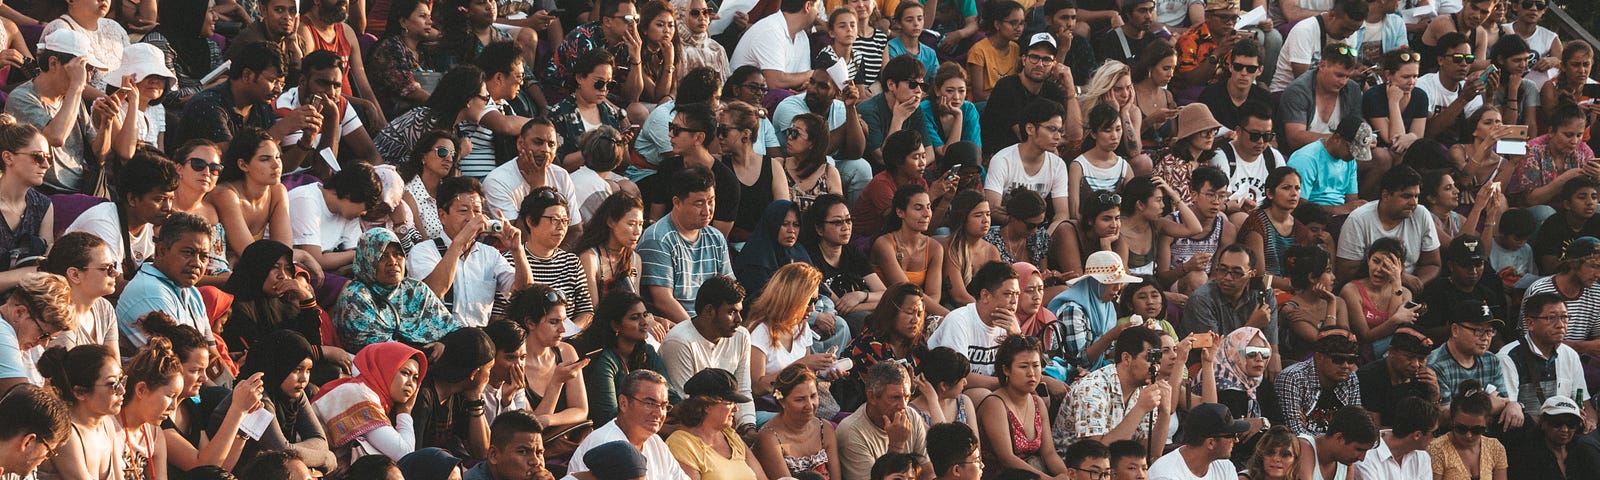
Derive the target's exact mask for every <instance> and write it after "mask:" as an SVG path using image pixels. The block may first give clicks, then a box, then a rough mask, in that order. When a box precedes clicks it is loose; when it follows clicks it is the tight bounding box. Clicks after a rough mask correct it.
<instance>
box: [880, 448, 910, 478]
mask: <svg viewBox="0 0 1600 480" xmlns="http://www.w3.org/2000/svg"><path fill="white" fill-rule="evenodd" d="M921 466H922V456H921V455H917V454H915V453H890V454H887V455H884V456H881V457H878V461H876V462H873V463H872V480H917V476H919V475H920V474H921V471H922V468H921Z"/></svg>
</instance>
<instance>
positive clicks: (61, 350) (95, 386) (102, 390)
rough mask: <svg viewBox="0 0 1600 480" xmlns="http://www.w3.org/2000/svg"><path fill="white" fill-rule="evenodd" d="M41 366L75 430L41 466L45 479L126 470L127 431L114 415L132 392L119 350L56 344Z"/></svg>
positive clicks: (79, 478) (82, 479)
mask: <svg viewBox="0 0 1600 480" xmlns="http://www.w3.org/2000/svg"><path fill="white" fill-rule="evenodd" d="M38 365H39V373H40V374H42V375H44V376H45V377H46V378H48V379H49V380H50V386H51V388H53V389H55V393H56V394H57V395H58V396H60V397H61V398H62V399H63V400H65V401H66V403H67V407H68V408H69V409H70V411H71V414H72V424H71V426H72V431H70V432H68V433H67V438H65V439H63V440H62V441H61V444H60V445H57V446H56V447H55V451H56V452H57V455H56V456H55V458H51V459H47V460H46V461H45V462H44V463H42V464H40V465H39V479H40V480H56V479H68V480H89V479H104V478H114V477H115V476H116V475H117V473H118V472H120V471H121V470H122V465H121V463H120V461H121V458H122V455H121V454H120V452H119V451H118V448H119V447H121V446H122V435H121V433H122V432H120V431H117V430H118V429H117V428H116V422H115V420H114V417H116V415H117V413H118V412H120V411H121V408H122V396H123V395H124V394H125V393H126V390H125V389H124V387H125V384H124V382H123V380H122V363H121V362H119V361H118V360H117V357H116V354H115V352H112V351H111V350H110V349H108V348H106V347H105V346H104V345H98V344H89V345H80V346H78V347H75V348H73V349H71V350H68V349H66V348H65V347H52V348H50V349H49V350H46V351H45V352H44V355H43V356H41V357H39V363H38Z"/></svg>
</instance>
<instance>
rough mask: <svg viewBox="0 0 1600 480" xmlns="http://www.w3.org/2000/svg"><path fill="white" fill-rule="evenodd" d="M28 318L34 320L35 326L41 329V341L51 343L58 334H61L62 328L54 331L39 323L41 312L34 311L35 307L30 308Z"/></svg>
mask: <svg viewBox="0 0 1600 480" xmlns="http://www.w3.org/2000/svg"><path fill="white" fill-rule="evenodd" d="M28 320H32V321H33V326H34V327H36V328H38V329H39V343H50V341H52V340H55V339H56V335H60V334H61V331H60V330H56V331H54V332H52V331H49V330H46V329H45V328H44V324H42V323H39V313H38V312H35V311H33V308H29V309H28Z"/></svg>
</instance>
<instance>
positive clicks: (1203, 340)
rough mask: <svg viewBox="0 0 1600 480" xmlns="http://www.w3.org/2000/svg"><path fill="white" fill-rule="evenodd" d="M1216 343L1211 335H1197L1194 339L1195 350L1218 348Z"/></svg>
mask: <svg viewBox="0 0 1600 480" xmlns="http://www.w3.org/2000/svg"><path fill="white" fill-rule="evenodd" d="M1216 343H1217V342H1216V340H1213V339H1212V338H1211V336H1210V335H1195V337H1194V348H1211V347H1213V346H1216Z"/></svg>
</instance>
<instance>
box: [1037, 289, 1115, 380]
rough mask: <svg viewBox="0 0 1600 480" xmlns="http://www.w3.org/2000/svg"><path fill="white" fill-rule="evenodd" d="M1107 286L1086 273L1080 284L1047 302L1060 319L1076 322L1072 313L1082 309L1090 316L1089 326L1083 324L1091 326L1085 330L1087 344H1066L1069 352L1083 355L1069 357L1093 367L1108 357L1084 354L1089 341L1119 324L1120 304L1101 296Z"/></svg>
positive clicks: (1084, 342) (1084, 339) (1083, 341)
mask: <svg viewBox="0 0 1600 480" xmlns="http://www.w3.org/2000/svg"><path fill="white" fill-rule="evenodd" d="M1105 288H1106V286H1105V284H1103V283H1100V281H1099V280H1095V278H1094V277H1093V276H1089V275H1085V276H1083V277H1082V278H1079V279H1078V281H1077V283H1074V284H1072V286H1071V287H1069V288H1067V289H1066V290H1063V291H1062V292H1061V293H1060V294H1057V295H1056V298H1052V299H1050V303H1049V304H1048V305H1046V307H1045V308H1048V309H1050V311H1051V312H1053V313H1055V314H1056V319H1057V320H1058V321H1062V322H1070V321H1072V320H1071V319H1072V316H1071V315H1069V312H1068V311H1069V310H1072V309H1078V310H1082V311H1083V312H1084V316H1085V317H1086V318H1088V325H1084V326H1083V327H1086V328H1087V330H1083V333H1084V334H1085V335H1084V337H1083V340H1082V343H1083V344H1082V345H1072V346H1063V347H1065V348H1066V350H1067V351H1068V352H1070V353H1073V354H1076V355H1077V356H1079V357H1080V358H1073V359H1067V360H1069V361H1073V362H1077V361H1083V362H1085V363H1087V364H1088V365H1089V366H1090V367H1091V368H1093V367H1098V366H1100V363H1102V359H1103V357H1104V356H1105V355H1103V354H1102V355H1101V357H1102V358H1081V357H1082V356H1083V355H1084V353H1085V351H1086V350H1088V347H1089V342H1091V341H1093V340H1094V339H1097V338H1100V336H1102V335H1105V334H1106V332H1109V331H1111V327H1114V326H1116V325H1117V306H1116V304H1115V303H1113V302H1107V301H1102V300H1101V299H1100V295H1101V294H1102V293H1104V292H1105Z"/></svg>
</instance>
